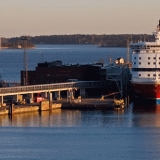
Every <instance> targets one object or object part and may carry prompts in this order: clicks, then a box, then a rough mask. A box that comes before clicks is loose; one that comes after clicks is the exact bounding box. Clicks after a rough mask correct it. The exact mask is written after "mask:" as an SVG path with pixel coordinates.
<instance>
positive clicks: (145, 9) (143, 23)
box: [0, 0, 160, 38]
mask: <svg viewBox="0 0 160 160" xmlns="http://www.w3.org/2000/svg"><path fill="white" fill-rule="evenodd" d="M159 19H160V0H0V34H1V36H2V37H6V38H10V37H19V36H22V35H30V36H40V35H62V34H67V35H69V34H152V32H153V31H154V30H155V27H156V25H157V23H158V21H159Z"/></svg>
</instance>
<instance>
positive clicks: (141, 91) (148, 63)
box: [130, 21, 160, 104]
mask: <svg viewBox="0 0 160 160" xmlns="http://www.w3.org/2000/svg"><path fill="white" fill-rule="evenodd" d="M154 35H155V42H138V43H131V44H130V48H131V50H132V80H131V81H132V85H133V90H134V94H135V95H136V96H138V97H141V98H145V99H150V100H154V101H155V102H156V103H157V104H159V103H160V21H159V24H158V25H157V27H156V31H155V32H154Z"/></svg>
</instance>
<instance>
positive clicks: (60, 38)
mask: <svg viewBox="0 0 160 160" xmlns="http://www.w3.org/2000/svg"><path fill="white" fill-rule="evenodd" d="M127 39H128V40H129V41H130V42H139V41H146V42H147V41H148V42H149V41H151V42H152V41H154V36H153V35H147V34H132V35H131V34H118V35H105V34H104V35H85V34H75V35H50V36H49V35H48V36H45V35H44V36H34V37H30V39H29V41H28V47H33V46H34V44H93V45H98V46H101V47H126V46H127ZM17 45H22V46H23V44H22V40H21V39H20V37H13V38H2V47H9V48H14V47H15V46H17Z"/></svg>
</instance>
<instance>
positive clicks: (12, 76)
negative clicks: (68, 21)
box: [0, 45, 126, 82]
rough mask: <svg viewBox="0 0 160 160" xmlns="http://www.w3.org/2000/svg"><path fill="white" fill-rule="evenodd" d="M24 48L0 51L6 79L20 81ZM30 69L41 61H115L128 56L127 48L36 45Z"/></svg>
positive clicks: (1, 70)
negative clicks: (110, 59)
mask: <svg viewBox="0 0 160 160" xmlns="http://www.w3.org/2000/svg"><path fill="white" fill-rule="evenodd" d="M23 53H24V51H23V50H21V49H20V50H19V49H6V50H3V51H2V52H0V75H1V77H2V79H4V80H5V81H7V82H9V81H11V82H12V81H13V82H20V71H21V70H23V68H24V57H23ZM27 53H28V54H27V55H28V70H35V67H36V66H37V63H39V62H45V61H48V62H52V61H55V60H61V61H62V62H63V63H64V64H71V63H72V64H77V63H79V64H84V63H85V64H86V63H94V62H99V61H101V60H103V61H104V62H105V63H108V62H109V59H108V58H109V57H110V56H111V57H112V61H114V60H115V59H116V58H118V57H124V58H125V57H126V48H99V47H97V46H95V45H36V48H35V49H29V50H28V51H27Z"/></svg>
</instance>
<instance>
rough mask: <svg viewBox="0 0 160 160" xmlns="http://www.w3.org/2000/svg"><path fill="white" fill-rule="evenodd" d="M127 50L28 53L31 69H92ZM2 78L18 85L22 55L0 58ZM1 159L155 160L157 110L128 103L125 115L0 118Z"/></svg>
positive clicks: (159, 152)
mask: <svg viewBox="0 0 160 160" xmlns="http://www.w3.org/2000/svg"><path fill="white" fill-rule="evenodd" d="M125 54H126V49H125V48H97V47H96V46H92V45H84V46H77V45H62V46H61V45H47V46H46V45H45V46H43V45H42V46H41V45H39V46H37V48H36V49H34V50H29V51H28V57H29V60H28V61H29V69H34V68H35V66H36V65H37V62H40V61H51V60H57V59H58V60H62V61H63V62H64V63H92V62H97V61H98V60H99V59H101V58H102V59H104V60H105V62H107V61H108V56H109V55H112V57H113V59H116V58H117V57H119V56H121V57H125ZM0 56H1V58H0V66H1V70H0V74H1V75H2V78H5V79H6V80H17V81H18V80H19V76H20V74H19V71H20V70H21V69H23V51H22V50H4V51H3V52H1V53H0ZM0 126H1V127H0V159H9V160H17V159H23V160H28V159H33V160H34V159H35V160H44V159H55V160H88V159H93V160H97V159H98V160H106V159H107V160H112V159H113V160H115V159H117V160H128V159H130V160H135V159H140V160H150V159H154V160H159V157H160V141H159V139H160V105H159V106H154V105H147V104H136V103H132V104H130V106H129V107H128V108H126V109H125V110H123V111H105V110H87V111H81V110H60V109H57V110H53V111H52V112H49V111H44V112H42V113H38V112H33V113H23V114H15V115H13V116H12V117H9V116H8V115H6V116H0Z"/></svg>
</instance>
